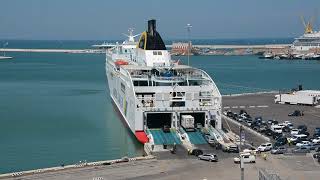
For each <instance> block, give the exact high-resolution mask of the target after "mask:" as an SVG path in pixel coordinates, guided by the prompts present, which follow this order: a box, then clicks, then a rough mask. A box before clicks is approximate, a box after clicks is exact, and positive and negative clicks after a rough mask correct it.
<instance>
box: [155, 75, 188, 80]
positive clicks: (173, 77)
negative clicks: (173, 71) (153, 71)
mask: <svg viewBox="0 0 320 180" xmlns="http://www.w3.org/2000/svg"><path fill="white" fill-rule="evenodd" d="M152 77H153V78H154V79H155V80H160V81H184V80H185V77H183V76H170V77H165V76H156V75H153V76H152Z"/></svg>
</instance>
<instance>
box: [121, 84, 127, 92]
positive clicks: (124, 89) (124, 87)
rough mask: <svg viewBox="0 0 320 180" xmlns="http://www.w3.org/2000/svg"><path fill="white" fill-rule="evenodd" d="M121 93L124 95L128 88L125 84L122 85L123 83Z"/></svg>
mask: <svg viewBox="0 0 320 180" xmlns="http://www.w3.org/2000/svg"><path fill="white" fill-rule="evenodd" d="M121 91H122V92H123V93H125V91H126V86H125V85H124V84H122V83H121Z"/></svg>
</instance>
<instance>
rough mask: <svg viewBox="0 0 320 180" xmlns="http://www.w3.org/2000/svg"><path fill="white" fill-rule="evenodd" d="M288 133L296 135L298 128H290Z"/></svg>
mask: <svg viewBox="0 0 320 180" xmlns="http://www.w3.org/2000/svg"><path fill="white" fill-rule="evenodd" d="M290 134H291V135H297V134H299V129H291V131H290Z"/></svg>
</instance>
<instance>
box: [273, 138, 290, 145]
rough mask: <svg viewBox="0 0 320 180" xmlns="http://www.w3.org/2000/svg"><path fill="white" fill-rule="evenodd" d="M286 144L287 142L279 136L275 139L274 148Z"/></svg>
mask: <svg viewBox="0 0 320 180" xmlns="http://www.w3.org/2000/svg"><path fill="white" fill-rule="evenodd" d="M287 142H288V140H287V138H286V137H283V136H281V137H279V138H278V139H277V141H276V142H275V143H274V146H276V147H277V146H283V145H286V144H287Z"/></svg>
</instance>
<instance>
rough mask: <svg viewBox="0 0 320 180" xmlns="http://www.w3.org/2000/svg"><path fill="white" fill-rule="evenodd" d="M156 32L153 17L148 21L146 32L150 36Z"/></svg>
mask: <svg viewBox="0 0 320 180" xmlns="http://www.w3.org/2000/svg"><path fill="white" fill-rule="evenodd" d="M155 32H156V20H155V19H151V20H149V21H148V34H149V35H150V36H152V37H153V36H154V35H155Z"/></svg>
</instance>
